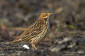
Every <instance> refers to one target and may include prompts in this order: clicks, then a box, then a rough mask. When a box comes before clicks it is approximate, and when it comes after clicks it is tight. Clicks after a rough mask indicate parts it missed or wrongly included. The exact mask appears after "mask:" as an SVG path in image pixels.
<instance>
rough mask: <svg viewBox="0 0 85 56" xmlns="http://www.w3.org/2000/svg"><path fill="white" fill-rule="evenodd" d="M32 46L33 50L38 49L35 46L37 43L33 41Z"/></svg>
mask: <svg viewBox="0 0 85 56" xmlns="http://www.w3.org/2000/svg"><path fill="white" fill-rule="evenodd" d="M31 45H32V49H33V50H37V47H36V46H35V43H34V42H33V41H31Z"/></svg>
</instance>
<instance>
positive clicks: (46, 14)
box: [40, 13, 52, 20]
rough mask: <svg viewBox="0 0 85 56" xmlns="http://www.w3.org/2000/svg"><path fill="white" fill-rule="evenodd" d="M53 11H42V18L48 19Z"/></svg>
mask: <svg viewBox="0 0 85 56" xmlns="http://www.w3.org/2000/svg"><path fill="white" fill-rule="evenodd" d="M51 14H52V13H41V14H40V19H42V20H46V19H48V17H49V16H50V15H51Z"/></svg>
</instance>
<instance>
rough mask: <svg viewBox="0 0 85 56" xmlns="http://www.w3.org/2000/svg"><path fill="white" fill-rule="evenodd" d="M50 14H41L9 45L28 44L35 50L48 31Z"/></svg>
mask: <svg viewBox="0 0 85 56" xmlns="http://www.w3.org/2000/svg"><path fill="white" fill-rule="evenodd" d="M50 15H51V13H41V14H40V17H39V18H38V19H37V20H36V21H35V22H34V23H33V24H32V25H30V26H29V27H27V30H25V31H24V32H23V33H22V34H21V35H20V36H19V37H18V38H16V39H15V40H13V41H12V42H10V43H19V42H29V43H30V44H31V45H32V48H33V49H34V50H36V49H37V48H36V46H35V45H36V44H37V43H39V41H41V40H42V39H43V38H44V36H45V35H46V33H47V30H48V25H49V22H48V19H49V16H50Z"/></svg>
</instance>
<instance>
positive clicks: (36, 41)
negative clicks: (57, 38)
mask: <svg viewBox="0 0 85 56" xmlns="http://www.w3.org/2000/svg"><path fill="white" fill-rule="evenodd" d="M46 33H47V29H46V30H42V33H40V34H39V35H37V36H36V37H34V38H32V39H31V40H32V41H33V42H34V43H38V42H39V41H41V40H42V39H43V37H44V36H45V35H46Z"/></svg>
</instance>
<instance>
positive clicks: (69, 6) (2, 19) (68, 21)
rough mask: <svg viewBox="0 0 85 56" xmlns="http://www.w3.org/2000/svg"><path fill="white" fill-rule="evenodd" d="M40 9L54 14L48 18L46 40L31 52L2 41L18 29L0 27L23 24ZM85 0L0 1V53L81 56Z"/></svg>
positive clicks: (84, 38)
mask: <svg viewBox="0 0 85 56" xmlns="http://www.w3.org/2000/svg"><path fill="white" fill-rule="evenodd" d="M42 12H51V13H55V12H56V14H53V15H51V16H50V19H49V24H50V27H49V32H48V34H47V35H46V38H47V41H41V44H38V46H37V47H38V48H39V50H37V51H32V50H26V49H24V48H21V47H20V46H17V47H16V46H14V47H13V48H12V47H10V46H8V45H6V44H5V43H7V42H9V41H12V40H14V39H15V38H16V36H19V35H20V34H21V33H22V31H15V30H13V31H12V30H6V29H4V27H5V26H6V27H27V26H29V25H31V24H32V23H34V22H35V21H36V20H37V18H38V17H39V15H40V13H42ZM84 43H85V0H0V56H85V44H84Z"/></svg>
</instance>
